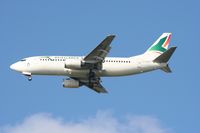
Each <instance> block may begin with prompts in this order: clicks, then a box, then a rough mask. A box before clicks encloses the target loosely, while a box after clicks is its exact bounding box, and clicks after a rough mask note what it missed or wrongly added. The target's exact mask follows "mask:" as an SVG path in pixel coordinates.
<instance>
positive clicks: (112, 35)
mask: <svg viewBox="0 0 200 133" xmlns="http://www.w3.org/2000/svg"><path fill="white" fill-rule="evenodd" d="M115 36H116V35H114V34H111V35H108V36H107V37H113V38H114V37H115Z"/></svg>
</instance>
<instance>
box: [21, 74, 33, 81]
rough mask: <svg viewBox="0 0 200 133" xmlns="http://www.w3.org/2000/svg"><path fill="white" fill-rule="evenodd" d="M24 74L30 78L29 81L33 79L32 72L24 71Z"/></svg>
mask: <svg viewBox="0 0 200 133" xmlns="http://www.w3.org/2000/svg"><path fill="white" fill-rule="evenodd" d="M22 74H23V75H24V76H26V77H27V78H28V81H31V80H32V75H31V73H29V72H23V73H22Z"/></svg>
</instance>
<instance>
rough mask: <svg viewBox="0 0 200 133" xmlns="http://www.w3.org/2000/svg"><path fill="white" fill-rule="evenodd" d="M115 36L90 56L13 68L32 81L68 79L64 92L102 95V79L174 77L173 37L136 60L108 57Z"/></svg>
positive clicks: (25, 62) (36, 59)
mask: <svg viewBox="0 0 200 133" xmlns="http://www.w3.org/2000/svg"><path fill="white" fill-rule="evenodd" d="M114 38H115V35H109V36H107V37H106V38H105V39H104V40H103V41H102V42H101V43H100V44H99V45H98V46H97V47H96V48H95V49H93V50H92V51H91V52H90V53H89V54H88V55H86V56H33V57H28V58H24V59H21V60H20V61H18V62H16V63H14V64H12V65H11V66H10V68H11V69H12V70H15V71H17V72H20V73H21V74H22V75H25V76H27V77H28V80H29V81H31V80H32V75H57V76H67V78H66V79H63V87H64V88H79V87H81V86H83V85H84V86H87V87H88V88H90V89H92V90H94V91H96V92H98V93H107V92H108V91H107V90H106V89H105V88H104V87H103V86H102V84H101V82H102V81H101V77H114V76H127V75H134V74H140V73H144V72H149V71H153V70H157V69H161V70H163V71H164V72H166V73H170V72H171V69H170V67H169V65H168V61H169V59H170V57H171V56H172V54H173V53H174V51H175V50H176V47H171V48H169V49H168V45H169V42H170V38H171V33H163V34H162V35H161V36H160V37H159V38H158V39H157V40H156V41H155V42H154V43H153V44H152V45H151V46H150V47H149V48H148V49H147V51H145V52H144V53H143V54H140V55H137V56H132V57H127V58H125V57H107V55H108V53H109V51H110V49H111V46H110V45H111V42H112V41H113V39H114Z"/></svg>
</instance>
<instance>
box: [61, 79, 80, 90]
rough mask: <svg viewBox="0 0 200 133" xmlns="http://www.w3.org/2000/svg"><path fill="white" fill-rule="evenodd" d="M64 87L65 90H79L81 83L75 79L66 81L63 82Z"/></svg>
mask: <svg viewBox="0 0 200 133" xmlns="http://www.w3.org/2000/svg"><path fill="white" fill-rule="evenodd" d="M63 87H64V88H79V87H80V82H79V81H76V80H74V79H65V80H63Z"/></svg>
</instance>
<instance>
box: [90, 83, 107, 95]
mask: <svg viewBox="0 0 200 133" xmlns="http://www.w3.org/2000/svg"><path fill="white" fill-rule="evenodd" d="M86 86H87V87H88V88H90V89H92V90H94V91H96V92H98V93H108V92H107V90H106V89H105V88H104V87H103V86H102V85H101V84H100V83H98V84H93V85H92V86H88V85H86Z"/></svg>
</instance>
